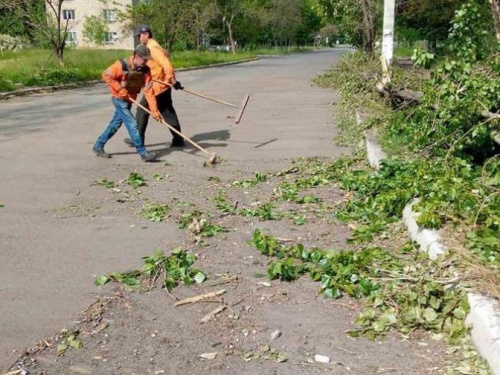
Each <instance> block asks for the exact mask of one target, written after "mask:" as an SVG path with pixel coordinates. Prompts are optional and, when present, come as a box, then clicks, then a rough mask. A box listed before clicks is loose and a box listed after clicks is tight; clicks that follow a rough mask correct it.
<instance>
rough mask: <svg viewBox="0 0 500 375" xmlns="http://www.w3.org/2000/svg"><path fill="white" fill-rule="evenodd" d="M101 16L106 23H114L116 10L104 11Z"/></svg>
mask: <svg viewBox="0 0 500 375" xmlns="http://www.w3.org/2000/svg"><path fill="white" fill-rule="evenodd" d="M102 16H103V17H104V19H105V20H106V21H109V22H113V21H116V10H114V9H104V10H103V11H102Z"/></svg>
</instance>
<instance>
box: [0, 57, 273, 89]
mask: <svg viewBox="0 0 500 375" xmlns="http://www.w3.org/2000/svg"><path fill="white" fill-rule="evenodd" d="M277 52H278V53H281V52H282V51H281V50H280V51H277ZM266 53H267V54H269V53H273V54H274V53H276V51H274V50H269V49H267V50H260V51H255V52H241V53H237V54H236V55H233V54H228V53H215V52H193V51H184V52H177V53H176V54H175V56H173V57H172V64H173V65H174V66H175V67H176V68H187V67H194V66H203V65H210V64H217V63H223V62H231V61H240V60H246V59H250V58H254V57H255V55H256V54H266ZM131 54H132V51H127V50H103V49H95V50H93V49H68V50H66V51H65V52H64V60H65V65H64V67H61V66H60V64H59V63H58V61H57V60H56V59H54V57H53V56H52V52H50V51H49V50H47V49H24V50H21V51H4V52H3V53H2V54H0V77H1V78H0V91H12V90H14V89H15V88H16V86H14V84H22V85H25V86H46V85H60V84H71V83H73V84H75V83H84V82H87V81H92V80H100V78H101V73H102V72H103V70H105V69H106V67H108V66H109V65H111V64H112V63H114V62H115V61H116V60H117V59H119V58H123V57H127V56H130V55H131Z"/></svg>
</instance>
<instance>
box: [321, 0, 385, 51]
mask: <svg viewBox="0 0 500 375" xmlns="http://www.w3.org/2000/svg"><path fill="white" fill-rule="evenodd" d="M382 4H383V0H316V4H315V6H316V8H317V9H319V12H320V14H321V15H322V16H323V21H324V22H325V23H331V24H334V25H338V27H339V29H340V32H342V33H343V34H346V35H348V36H349V40H350V42H351V43H353V44H355V45H361V46H362V47H363V51H365V52H366V53H369V54H373V50H374V47H375V35H376V28H377V26H378V25H379V24H380V20H381V17H380V15H381V10H382Z"/></svg>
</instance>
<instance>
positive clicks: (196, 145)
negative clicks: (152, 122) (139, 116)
mask: <svg viewBox="0 0 500 375" xmlns="http://www.w3.org/2000/svg"><path fill="white" fill-rule="evenodd" d="M129 99H130V101H131V102H132V103H134V104H135V105H136V106H138V107H139V108H142V109H143V110H144V111H146V112H147V113H149V114H150V115H151V116H153V115H152V114H151V112H150V111H149V110H148V109H147V108H146V107H144V106H143V105H141V103H139V102H138V101H137V100H134V99H132V98H129ZM156 121H159V122H161V123H162V124H163V125H165V126H167V127H168V128H169V129H170V130H172V131H173V132H174V133H175V134H177V135H180V136H181V137H182V138H184V139H185V140H186V141H188V142H189V143H191V144H192V145H193V146H194V147H196V148H197V149H198V150H200V151H202V152H204V153H205V154H207V155H211V154H210V152H208V151H207V150H205V149H204V148H203V147H201V146H200V145H198V144H197V143H195V142H194V141H192V140H191V139H190V138H189V137H187V136H185V135H184V134H182V133H181V132H180V131H178V130H177V129H176V128H174V127H173V126H170V125H169V124H167V123H166V122H165V120H163V119H160V120H156Z"/></svg>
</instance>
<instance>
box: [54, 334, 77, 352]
mask: <svg viewBox="0 0 500 375" xmlns="http://www.w3.org/2000/svg"><path fill="white" fill-rule="evenodd" d="M79 335H80V332H79V331H78V330H71V331H66V330H64V331H62V332H61V335H60V336H59V344H58V345H57V354H58V355H61V354H63V353H64V352H66V351H67V350H68V349H69V348H74V349H80V348H83V341H81V340H79V339H78V336H79Z"/></svg>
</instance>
